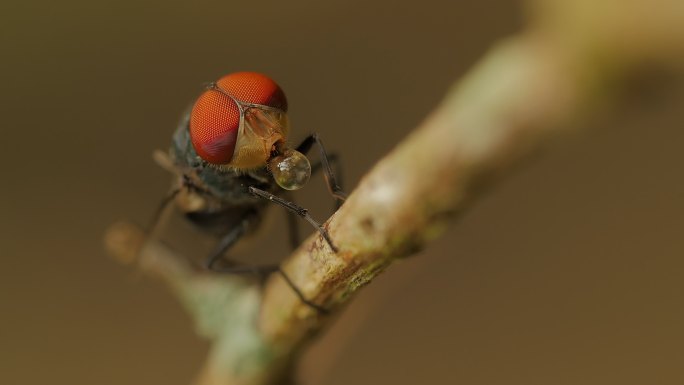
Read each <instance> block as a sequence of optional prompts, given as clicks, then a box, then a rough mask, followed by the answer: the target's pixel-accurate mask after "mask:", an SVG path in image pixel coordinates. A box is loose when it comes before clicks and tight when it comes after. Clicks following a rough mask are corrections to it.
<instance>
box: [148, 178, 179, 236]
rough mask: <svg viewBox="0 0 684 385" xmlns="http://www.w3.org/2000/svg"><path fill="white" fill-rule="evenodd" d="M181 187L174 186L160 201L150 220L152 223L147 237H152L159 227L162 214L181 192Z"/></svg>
mask: <svg viewBox="0 0 684 385" xmlns="http://www.w3.org/2000/svg"><path fill="white" fill-rule="evenodd" d="M181 189H182V187H177V188H174V189H173V190H171V191H170V192H169V193H168V194H167V195H166V196H165V197H164V199H162V201H161V202H159V206H158V207H157V210H156V211H155V212H154V216H153V217H152V220H151V221H150V224H149V225H148V227H147V233H146V234H147V237H152V236H153V235H154V233H155V232H156V230H157V228H158V227H159V223H160V221H161V218H162V214H164V211H166V209H167V208H168V207H169V206H170V204H171V203H172V202H173V200H174V199H175V198H176V196H177V195H178V194H179V193H180V192H181Z"/></svg>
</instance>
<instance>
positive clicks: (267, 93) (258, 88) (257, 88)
mask: <svg viewBox="0 0 684 385" xmlns="http://www.w3.org/2000/svg"><path fill="white" fill-rule="evenodd" d="M216 84H217V85H218V86H219V88H221V89H222V90H223V91H225V92H226V93H228V94H229V95H231V96H232V97H234V98H235V99H237V100H239V101H241V102H245V103H254V104H263V105H265V106H269V107H273V108H278V109H281V110H283V111H285V112H287V99H285V93H283V90H281V89H280V87H278V85H277V84H276V82H274V81H273V79H271V78H269V77H268V76H266V75H263V74H260V73H257V72H236V73H232V74H230V75H226V76H224V77H222V78H221V79H220V80H219V81H218V82H216Z"/></svg>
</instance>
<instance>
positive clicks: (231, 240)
mask: <svg viewBox="0 0 684 385" xmlns="http://www.w3.org/2000/svg"><path fill="white" fill-rule="evenodd" d="M250 219H251V218H250V217H247V218H245V219H244V220H243V221H242V222H240V225H239V226H237V227H235V228H234V229H233V230H231V231H230V232H228V233H227V234H226V235H224V236H223V237H222V238H221V240H220V241H219V243H218V245H216V248H215V249H214V251H213V252H212V253H211V254H210V255H209V258H207V261H206V267H207V269H209V270H212V271H215V272H220V273H229V274H256V275H259V276H261V277H262V278H265V277H266V276H268V275H269V274H271V273H274V272H278V273H280V275H282V276H283V279H285V282H286V283H287V285H288V286H289V287H290V288H291V289H292V291H293V292H294V293H295V294H296V295H297V297H298V298H299V300H300V301H302V303H304V304H305V305H307V306H309V307H311V308H313V309H314V310H316V311H318V312H320V313H327V312H328V310H327V309H325V308H324V307H322V306H320V305H318V304H315V303H313V302H311V301H309V300H308V299H306V297H304V294H303V293H302V291H301V290H299V288H298V287H297V286H296V285H295V284H294V282H292V279H290V277H289V276H288V275H287V274H285V272H284V271H283V269H281V268H280V266H278V265H265V266H247V265H240V264H238V263H237V262H235V261H231V260H229V259H227V258H226V257H225V255H224V254H225V253H226V252H227V251H228V249H230V248H231V246H233V245H234V244H235V242H237V240H239V239H240V238H241V237H242V236H243V235H244V234H245V232H246V231H247V229H248V228H249V225H250ZM219 261H222V262H223V263H224V264H225V265H226V266H224V267H219V266H216V264H217V262H219Z"/></svg>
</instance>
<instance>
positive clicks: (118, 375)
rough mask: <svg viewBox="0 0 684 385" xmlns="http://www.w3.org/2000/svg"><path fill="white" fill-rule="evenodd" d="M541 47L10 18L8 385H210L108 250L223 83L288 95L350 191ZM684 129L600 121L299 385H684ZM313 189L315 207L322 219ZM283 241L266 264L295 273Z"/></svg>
mask: <svg viewBox="0 0 684 385" xmlns="http://www.w3.org/2000/svg"><path fill="white" fill-rule="evenodd" d="M524 25H525V17H524V16H523V13H522V10H521V4H520V3H518V2H511V1H503V0H485V1H482V0H463V1H458V2H455V1H453V2H450V1H443V0H425V1H421V2H419V3H410V2H395V1H389V0H374V1H360V0H345V1H339V0H338V1H328V2H319V1H312V0H296V1H260V2H250V1H240V2H229V1H206V0H202V1H196V2H174V1H170V2H169V1H166V2H162V1H132V0H116V1H115V0H105V1H97V2H94V1H74V0H67V1H60V2H53V1H46V0H42V1H41V0H29V1H23V2H18V1H15V2H3V4H2V5H0V31H1V32H0V43H1V46H0V48H1V52H2V53H1V55H2V56H1V59H2V60H0V70H1V71H0V77H1V82H0V84H2V86H1V88H0V111H2V117H3V119H2V125H1V126H0V127H1V130H2V141H1V143H2V144H3V145H2V151H0V158H1V159H2V163H0V164H1V165H2V166H0V167H2V178H3V183H2V185H3V188H2V189H1V190H0V198H1V199H0V207H1V209H2V210H1V216H0V255H1V256H2V269H1V270H0V271H2V274H1V275H0V304H1V305H2V307H1V309H2V310H1V311H2V313H1V314H0V383H2V384H13V385H16V384H41V383H50V384H100V385H106V384H141V385H142V384H145V385H147V384H167V385H181V384H188V383H190V382H191V380H192V378H193V376H194V375H195V374H196V373H197V371H198V370H199V367H200V365H201V363H202V361H203V358H204V355H205V353H206V350H207V348H208V344H207V342H205V341H202V340H200V339H198V338H197V337H196V336H195V335H194V334H193V325H192V323H191V321H190V319H189V317H188V316H187V315H186V314H184V313H183V311H182V309H181V308H180V306H179V305H178V304H177V303H176V301H175V299H174V298H172V296H171V295H170V294H169V293H168V292H167V291H166V290H165V288H164V287H163V286H162V285H161V284H160V283H158V282H156V281H154V280H153V279H150V278H148V277H142V276H140V275H139V274H137V273H136V271H135V269H131V268H130V267H123V266H120V265H118V264H117V263H115V262H114V261H112V260H111V259H110V258H109V257H108V256H107V255H106V253H105V251H104V248H103V243H102V237H103V233H104V231H105V229H106V228H107V226H108V225H110V224H111V223H112V222H114V221H116V220H119V219H128V220H133V221H136V222H138V223H146V222H147V221H148V220H149V218H150V217H151V215H152V213H153V211H154V209H155V208H156V206H157V204H158V202H159V200H160V199H161V197H162V196H163V195H164V194H165V192H166V191H167V189H168V186H169V183H170V176H169V175H168V174H166V173H165V172H164V171H163V170H161V169H159V168H158V167H157V166H156V165H155V164H154V163H153V162H152V160H151V157H150V154H151V152H152V151H153V150H154V149H157V148H161V149H165V148H167V147H168V144H169V139H170V135H171V133H172V131H173V129H174V127H175V124H176V121H177V119H178V117H179V116H180V114H181V112H182V111H183V110H184V108H186V106H187V105H188V104H189V103H190V102H191V101H192V100H193V98H194V97H196V96H197V95H198V93H199V92H200V90H201V85H202V84H203V83H204V82H207V81H211V80H214V79H217V78H218V77H219V76H221V75H223V74H226V73H229V72H232V71H238V70H255V71H261V72H265V73H267V74H270V75H271V76H272V77H273V78H275V79H276V80H277V81H278V82H279V83H280V84H281V86H282V87H283V88H284V89H285V91H286V93H287V96H288V98H289V102H290V106H291V121H292V123H293V141H296V140H298V139H301V138H303V137H304V136H305V135H306V134H307V133H309V132H312V131H318V132H319V133H321V135H322V136H323V138H325V141H326V144H327V146H328V147H329V148H330V149H333V150H335V151H337V152H339V153H340V154H341V155H342V156H343V160H344V165H345V176H346V180H347V185H348V186H349V187H350V188H351V187H353V186H354V185H355V184H356V182H357V181H358V180H359V178H360V177H361V176H362V175H363V173H364V172H365V171H366V170H368V169H369V168H370V167H371V166H372V165H373V163H374V162H375V161H376V160H377V159H379V158H380V157H381V156H382V155H383V154H385V153H386V152H387V151H389V150H390V149H391V148H392V147H393V146H394V145H395V144H396V143H397V142H398V141H399V140H400V139H401V138H402V137H404V136H405V135H406V134H407V133H408V132H409V131H410V130H411V129H412V128H413V127H415V126H416V125H417V124H419V123H420V122H421V120H422V119H423V118H424V117H425V116H426V115H427V114H428V112H429V111H430V110H431V108H432V107H433V106H435V104H436V103H437V102H438V101H439V100H440V99H441V97H442V96H443V94H444V93H445V91H446V90H447V88H448V87H449V86H450V84H452V82H454V81H455V80H457V79H458V78H459V77H461V76H462V75H463V74H465V73H466V71H467V70H468V68H470V67H471V66H473V65H474V63H476V62H477V60H478V58H480V57H481V56H482V55H484V54H485V53H486V52H487V51H488V49H489V48H490V47H491V45H492V44H493V43H494V42H496V41H497V40H498V39H501V38H504V37H506V36H509V35H511V34H514V33H516V32H518V31H520V30H521V28H522V27H523V26H524ZM682 105H684V82H683V81H682V76H681V75H676V74H666V75H661V74H659V73H651V74H649V75H647V76H645V77H644V78H642V79H640V81H639V82H638V84H637V85H635V86H634V87H633V89H630V91H629V92H628V93H627V94H626V95H625V96H624V97H622V98H620V99H619V100H618V101H617V102H615V103H612V104H610V105H606V106H603V107H602V108H597V109H596V112H595V113H594V114H593V115H592V116H591V117H589V118H588V119H585V120H582V121H580V122H578V123H577V127H575V128H576V130H575V131H574V132H575V133H573V134H570V135H567V136H566V137H565V138H564V140H562V141H559V142H557V143H554V144H553V145H552V146H550V147H548V148H547V149H546V150H545V151H544V152H543V153H542V154H540V155H539V156H537V157H535V158H534V159H532V160H531V161H529V162H527V164H526V166H525V167H524V168H521V169H520V170H519V171H518V172H517V173H516V174H515V175H513V176H511V177H510V178H508V179H506V180H505V181H504V182H503V183H501V184H499V185H498V186H496V188H495V189H493V191H492V192H491V193H489V194H488V195H487V196H486V197H484V198H482V199H480V200H479V201H478V202H477V203H476V204H475V205H474V207H472V208H471V209H470V210H469V211H468V212H467V213H466V214H465V215H464V216H463V217H462V218H461V219H460V220H459V221H458V223H455V224H454V226H452V227H451V229H450V230H449V232H448V233H447V234H446V235H445V236H444V237H442V238H441V239H439V240H438V241H436V242H435V243H434V244H432V245H431V246H430V247H428V248H427V249H426V250H425V251H424V252H422V253H420V254H419V255H416V256H415V257H413V258H410V259H407V260H403V261H401V262H399V263H397V264H395V265H393V266H392V267H391V268H390V269H389V270H388V271H387V272H386V273H384V274H383V275H381V276H380V277H379V278H378V279H377V280H375V281H374V282H372V284H371V285H369V286H368V287H367V288H365V289H364V290H363V291H362V292H361V293H360V294H359V295H358V297H357V298H356V300H355V301H353V303H352V304H351V305H350V306H349V307H348V309H347V311H346V312H345V313H344V314H343V315H342V316H340V317H339V319H338V320H337V321H336V322H335V323H334V324H333V325H332V327H331V328H330V330H329V331H328V333H326V334H325V335H324V336H323V337H322V338H321V339H320V340H319V341H318V342H316V343H315V344H314V346H312V348H311V350H310V351H309V352H308V353H307V354H306V356H305V358H304V360H303V361H302V363H301V365H300V371H299V379H300V382H301V384H304V385H314V384H331V385H337V384H416V383H425V384H428V383H431V384H442V383H444V384H457V383H463V384H489V385H491V384H549V383H553V384H578V383H581V384H610V383H619V384H644V383H653V384H655V383H657V384H681V383H683V382H684V371H683V370H682V362H684V348H683V347H684V329H683V328H682V325H684V311H683V310H682V306H681V298H682V294H683V293H684V282H683V280H682V276H683V275H684V262H683V261H682V256H683V255H684V237H682V229H683V228H684V178H682V172H683V171H684V153H683V151H682V148H684V130H682V125H683V122H684V112H683V111H684V110H683V109H682ZM315 182H318V183H312V184H311V187H310V188H307V189H306V191H303V192H302V193H301V194H300V195H299V197H298V201H299V202H301V203H302V204H303V205H305V206H307V207H310V208H312V211H313V212H314V213H316V215H317V216H318V217H320V218H322V217H324V216H325V215H326V212H327V210H328V209H329V206H330V200H329V197H328V196H327V195H326V192H325V189H324V187H323V183H322V182H321V181H315ZM276 212H277V210H273V213H272V214H274V215H275V214H276ZM275 223H276V224H275V225H273V226H271V228H270V230H269V231H268V232H265V233H264V234H263V237H264V238H262V239H271V238H272V239H273V242H262V243H268V244H269V245H270V246H269V247H264V246H262V247H261V248H260V249H257V251H256V252H255V253H257V254H258V255H265V254H268V255H270V256H273V257H274V258H278V257H281V256H284V255H286V254H287V252H288V248H287V243H286V241H285V239H286V238H285V236H284V234H283V231H281V227H280V225H279V224H278V223H279V222H277V220H276V222H275ZM244 253H245V254H244V255H245V256H247V257H249V252H244Z"/></svg>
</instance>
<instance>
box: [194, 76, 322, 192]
mask: <svg viewBox="0 0 684 385" xmlns="http://www.w3.org/2000/svg"><path fill="white" fill-rule="evenodd" d="M189 130H190V140H191V142H192V145H193V147H194V149H195V152H197V155H199V156H200V157H201V158H202V159H203V160H204V161H206V162H208V163H209V164H211V165H215V166H217V167H228V168H234V169H239V170H251V169H256V168H260V167H264V166H267V167H268V169H269V170H270V171H271V173H272V174H273V177H274V179H275V181H276V183H278V185H279V186H280V187H282V188H284V189H287V190H296V189H299V188H301V187H302V186H304V184H306V182H307V181H308V179H309V176H310V174H311V165H310V164H309V161H308V159H307V158H306V157H305V156H304V155H303V154H301V153H299V152H297V151H296V150H293V149H290V148H288V147H287V145H286V144H285V143H286V140H287V136H288V131H289V123H288V118H287V100H286V98H285V94H284V93H283V91H282V89H280V87H279V86H278V85H277V84H276V83H275V82H274V81H273V80H272V79H271V78H269V77H267V76H265V75H262V74H260V73H256V72H237V73H233V74H230V75H226V76H224V77H222V78H221V79H219V80H218V81H217V82H216V83H213V84H211V85H210V86H209V87H207V89H206V90H205V91H204V93H202V95H200V97H199V98H198V99H197V101H196V102H195V105H194V107H193V109H192V112H191V115H190V127H189Z"/></svg>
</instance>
